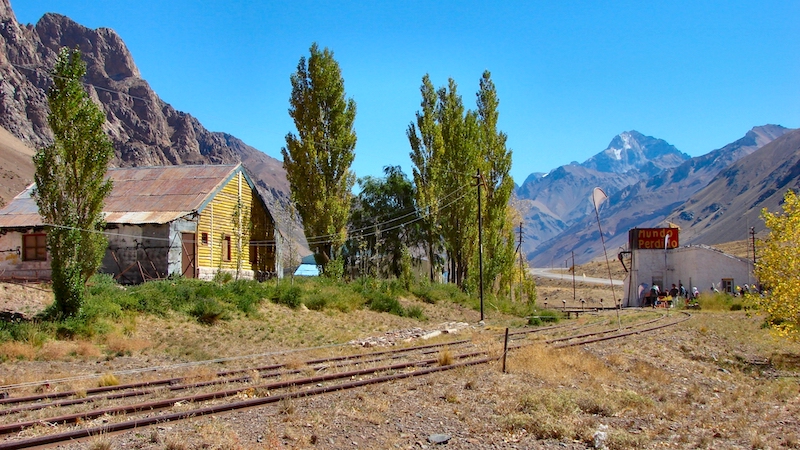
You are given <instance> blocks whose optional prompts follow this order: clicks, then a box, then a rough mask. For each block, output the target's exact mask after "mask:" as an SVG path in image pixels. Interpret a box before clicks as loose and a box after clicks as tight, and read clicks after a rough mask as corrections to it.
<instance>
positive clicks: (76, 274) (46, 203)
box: [33, 48, 114, 317]
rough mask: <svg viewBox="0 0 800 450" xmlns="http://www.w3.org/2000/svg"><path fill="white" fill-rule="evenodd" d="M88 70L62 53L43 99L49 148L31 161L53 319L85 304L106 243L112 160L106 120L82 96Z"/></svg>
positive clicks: (77, 57) (76, 54)
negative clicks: (46, 253)
mask: <svg viewBox="0 0 800 450" xmlns="http://www.w3.org/2000/svg"><path fill="white" fill-rule="evenodd" d="M85 73H86V64H85V63H84V62H83V61H82V60H81V52H80V51H79V50H77V49H74V50H70V49H67V48H62V49H61V51H60V52H59V54H58V60H57V61H56V65H55V67H54V69H53V72H52V76H53V85H52V86H51V87H50V90H49V91H48V93H47V101H48V103H49V106H50V114H49V115H48V117H47V120H48V124H49V125H50V129H51V130H52V131H53V138H54V139H53V144H52V145H49V146H47V147H45V148H43V149H40V150H39V151H38V152H37V153H36V155H35V156H34V158H33V162H34V165H35V167H36V173H35V175H34V179H35V181H36V188H35V190H34V193H33V196H34V199H35V200H36V204H37V205H38V206H39V214H40V215H41V217H42V220H44V222H45V224H48V225H50V228H49V229H48V233H47V247H48V250H49V251H50V266H51V269H52V278H53V293H54V294H55V303H54V307H55V311H54V312H55V313H56V314H57V315H58V316H61V317H69V316H72V315H75V314H76V313H77V312H78V311H79V310H80V307H81V305H82V303H83V298H84V295H85V288H86V281H87V280H88V279H89V277H90V276H91V275H92V274H93V273H94V272H95V271H96V270H97V268H98V267H99V266H100V262H101V261H102V259H103V255H104V254H105V250H106V247H107V245H108V242H107V240H106V238H105V236H104V235H103V234H102V233H100V231H101V230H103V229H104V225H105V223H104V221H103V213H102V210H103V204H104V201H105V198H106V197H107V196H108V194H109V193H110V192H111V187H112V185H111V181H110V180H106V179H105V173H106V171H107V170H108V163H109V161H110V160H111V158H112V157H113V155H114V148H113V146H112V145H111V141H110V140H109V139H108V136H107V135H106V134H105V132H104V131H103V124H104V123H105V115H104V114H103V112H102V111H101V110H100V108H99V107H98V106H97V105H96V104H95V103H94V102H92V100H91V99H90V98H89V96H88V94H87V93H86V91H85V90H84V87H83V84H82V83H81V78H82V77H83V75H84V74H85Z"/></svg>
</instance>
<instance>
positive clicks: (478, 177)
mask: <svg viewBox="0 0 800 450" xmlns="http://www.w3.org/2000/svg"><path fill="white" fill-rule="evenodd" d="M475 179H476V180H477V183H476V184H477V186H478V270H479V272H478V280H479V284H478V286H479V289H480V295H481V322H483V217H482V215H481V183H482V182H483V177H482V176H481V169H478V174H477V175H476V176H475Z"/></svg>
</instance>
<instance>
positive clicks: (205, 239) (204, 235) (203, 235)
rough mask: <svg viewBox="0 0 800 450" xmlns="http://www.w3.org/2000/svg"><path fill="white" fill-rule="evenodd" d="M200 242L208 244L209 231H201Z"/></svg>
mask: <svg viewBox="0 0 800 450" xmlns="http://www.w3.org/2000/svg"><path fill="white" fill-rule="evenodd" d="M200 243H201V244H203V245H208V233H200Z"/></svg>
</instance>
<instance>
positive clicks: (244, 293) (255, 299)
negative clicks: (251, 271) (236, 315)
mask: <svg viewBox="0 0 800 450" xmlns="http://www.w3.org/2000/svg"><path fill="white" fill-rule="evenodd" d="M225 288H226V290H227V291H228V292H229V293H230V297H231V298H232V301H233V303H234V304H235V305H236V308H237V309H238V310H239V311H242V312H243V313H245V314H247V315H248V316H253V315H255V314H257V312H258V306H260V305H261V302H262V301H264V299H265V298H268V297H270V295H271V294H272V289H271V288H270V287H269V286H268V285H267V284H266V283H259V282H258V281H255V280H237V281H234V282H233V283H229V284H227V285H226V286H225Z"/></svg>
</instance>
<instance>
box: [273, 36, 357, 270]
mask: <svg viewBox="0 0 800 450" xmlns="http://www.w3.org/2000/svg"><path fill="white" fill-rule="evenodd" d="M310 53H311V55H310V57H309V58H308V60H306V58H305V57H301V58H300V62H299V63H298V65H297V72H296V73H294V74H293V75H292V76H291V83H292V95H291V98H290V100H289V104H290V108H289V116H291V117H292V119H293V120H294V124H295V127H296V128H297V134H294V133H289V134H287V135H286V147H283V148H282V149H281V154H282V155H283V167H284V169H286V177H287V179H288V180H289V185H290V187H291V197H292V200H293V201H294V202H295V204H296V205H297V211H298V213H299V214H300V218H301V219H302V220H303V227H304V231H305V234H306V238H307V239H308V241H309V246H310V247H311V248H312V250H314V253H315V258H316V260H317V264H319V265H320V266H322V267H323V272H324V271H325V268H326V267H327V265H328V263H329V262H330V261H331V259H333V258H335V253H336V252H337V251H338V249H339V248H340V247H341V246H342V244H343V243H344V241H345V239H346V238H347V231H346V226H347V221H348V218H349V214H350V202H351V197H352V193H351V189H352V188H353V185H354V183H355V179H356V178H355V174H353V173H352V172H351V170H350V166H351V165H352V163H353V159H354V158H355V146H356V133H355V130H354V129H353V123H354V122H355V118H356V103H355V101H353V99H348V98H346V97H345V95H346V94H345V89H344V79H343V78H342V73H341V70H340V68H339V63H337V62H336V60H335V59H334V58H333V52H331V51H330V50H328V49H327V48H325V49H324V50H320V49H319V46H318V45H317V44H316V43H314V44H312V45H311V49H310Z"/></svg>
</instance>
